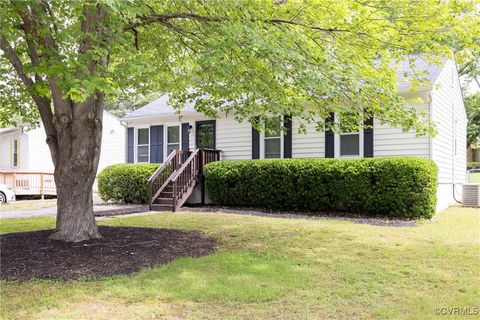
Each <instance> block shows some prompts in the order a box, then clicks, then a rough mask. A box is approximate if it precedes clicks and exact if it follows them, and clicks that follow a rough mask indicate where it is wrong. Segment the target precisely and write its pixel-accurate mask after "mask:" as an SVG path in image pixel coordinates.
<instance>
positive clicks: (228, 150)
mask: <svg viewBox="0 0 480 320" xmlns="http://www.w3.org/2000/svg"><path fill="white" fill-rule="evenodd" d="M415 107H417V108H418V109H419V110H421V111H426V112H428V110H429V104H418V105H415ZM202 120H211V119H210V118H208V117H205V116H204V115H202V114H200V113H192V112H189V113H184V114H183V115H182V117H181V121H180V122H182V123H185V122H188V123H189V124H190V125H191V126H192V128H191V130H190V133H189V145H190V148H191V149H193V148H195V122H196V121H202ZM178 122H179V120H178V116H176V115H167V116H161V117H148V118H137V119H130V120H128V121H127V125H128V127H135V128H140V127H149V126H152V125H163V124H167V123H178ZM299 128H300V121H299V120H298V119H295V118H294V119H293V121H292V157H293V158H324V157H325V133H324V132H319V131H317V130H316V127H315V123H310V124H306V130H307V132H306V133H305V134H304V133H299ZM215 134H216V148H217V149H220V150H222V154H221V157H222V159H224V160H240V159H251V158H252V127H251V125H250V124H249V123H248V122H243V123H238V122H236V121H235V119H234V118H233V116H230V115H222V116H221V117H220V118H219V119H216V133H215ZM124 140H125V138H124ZM134 149H135V153H136V132H135V147H134ZM124 153H125V148H124ZM374 156H376V157H392V156H418V157H425V158H429V157H430V138H428V137H416V136H415V133H414V132H403V131H402V130H401V128H390V127H388V126H384V125H380V124H379V123H378V122H375V123H374ZM134 158H135V159H136V155H135V157H134Z"/></svg>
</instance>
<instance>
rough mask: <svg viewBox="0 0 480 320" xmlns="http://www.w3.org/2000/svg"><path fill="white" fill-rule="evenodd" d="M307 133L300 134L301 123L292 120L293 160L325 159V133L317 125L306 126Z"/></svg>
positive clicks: (308, 124) (309, 124)
mask: <svg viewBox="0 0 480 320" xmlns="http://www.w3.org/2000/svg"><path fill="white" fill-rule="evenodd" d="M305 127H306V133H299V132H298V130H299V128H300V121H299V120H298V119H296V118H293V120H292V158H325V133H324V132H322V131H317V130H316V124H315V123H307V124H305Z"/></svg>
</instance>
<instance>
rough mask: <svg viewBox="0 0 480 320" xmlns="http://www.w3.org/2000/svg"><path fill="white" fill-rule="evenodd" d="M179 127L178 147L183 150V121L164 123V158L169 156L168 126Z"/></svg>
mask: <svg viewBox="0 0 480 320" xmlns="http://www.w3.org/2000/svg"><path fill="white" fill-rule="evenodd" d="M169 127H178V147H179V150H182V123H181V122H169V123H164V125H163V130H164V131H163V159H167V157H168V153H167V152H168V128H169ZM172 144H173V143H172Z"/></svg>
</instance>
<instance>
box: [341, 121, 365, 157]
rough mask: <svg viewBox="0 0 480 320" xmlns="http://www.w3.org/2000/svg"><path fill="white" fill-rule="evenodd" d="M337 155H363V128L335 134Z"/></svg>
mask: <svg viewBox="0 0 480 320" xmlns="http://www.w3.org/2000/svg"><path fill="white" fill-rule="evenodd" d="M337 121H339V119H338V118H337ZM340 127H341V126H340ZM335 157H336V158H356V157H363V130H359V131H354V132H344V133H341V134H338V135H335Z"/></svg>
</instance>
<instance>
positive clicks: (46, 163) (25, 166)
mask: <svg viewBox="0 0 480 320" xmlns="http://www.w3.org/2000/svg"><path fill="white" fill-rule="evenodd" d="M16 137H20V139H21V140H20V148H21V154H20V166H18V167H15V168H14V167H12V166H11V165H10V163H11V161H10V157H11V151H10V141H11V140H12V139H14V138H16ZM123 162H125V127H124V126H122V125H121V123H120V120H118V119H117V118H115V117H114V116H112V115H110V114H109V113H107V112H105V113H104V117H103V135H102V151H101V153H100V162H99V171H100V170H101V169H103V168H104V167H106V166H109V165H112V164H115V163H123ZM53 170H54V167H53V162H52V158H51V156H50V149H49V148H48V145H47V143H46V134H45V131H44V129H43V127H42V126H40V127H38V128H36V129H32V130H29V131H25V133H21V132H20V131H16V132H13V133H6V134H2V135H0V171H29V172H49V173H53Z"/></svg>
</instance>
